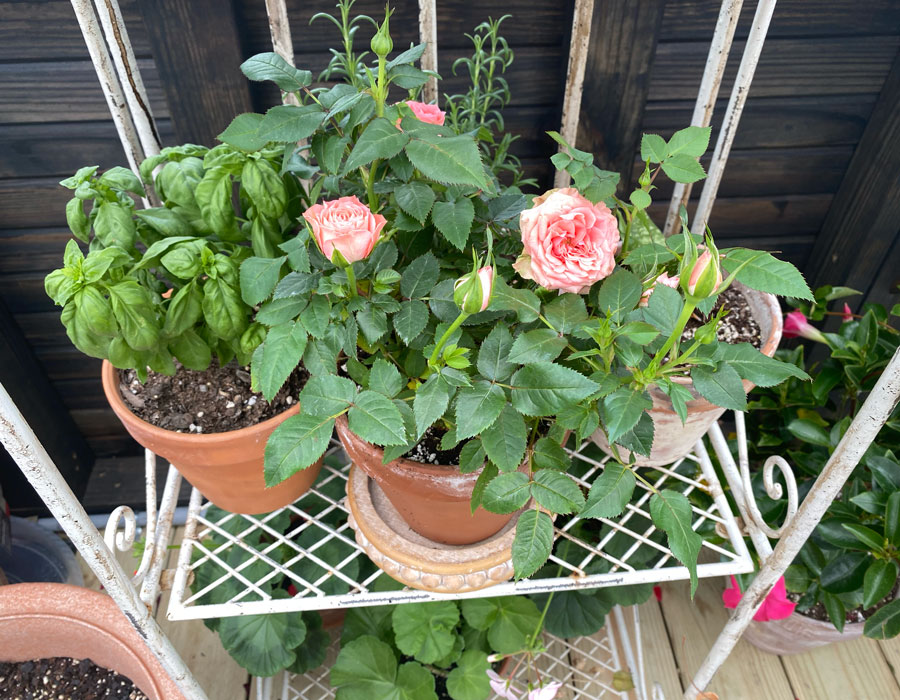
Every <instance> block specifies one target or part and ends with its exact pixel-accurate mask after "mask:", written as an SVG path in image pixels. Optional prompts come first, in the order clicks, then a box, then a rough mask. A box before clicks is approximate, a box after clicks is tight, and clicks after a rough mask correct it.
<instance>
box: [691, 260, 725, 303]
mask: <svg viewBox="0 0 900 700" xmlns="http://www.w3.org/2000/svg"><path fill="white" fill-rule="evenodd" d="M685 272H688V271H687V270H685V271H683V272H682V274H681V285H682V287H683V288H684V291H685V292H687V293H688V295H690V296H692V297H694V298H695V299H706V298H707V297H710V296H712V295H713V294H715V292H716V290H717V289H718V288H719V285H721V284H722V265H721V262H720V261H719V251H718V250H715V249H713V250H710V249H709V248H707V249H706V250H704V251H703V252H702V253H701V254H700V256H699V257H698V258H697V261H696V262H695V263H694V265H693V267H692V268H691V269H690V274H689V275H685V274H684V273H685ZM685 280H686V282H685Z"/></svg>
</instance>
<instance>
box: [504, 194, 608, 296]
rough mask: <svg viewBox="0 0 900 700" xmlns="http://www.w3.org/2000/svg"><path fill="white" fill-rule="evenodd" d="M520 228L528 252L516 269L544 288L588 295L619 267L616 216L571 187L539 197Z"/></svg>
mask: <svg viewBox="0 0 900 700" xmlns="http://www.w3.org/2000/svg"><path fill="white" fill-rule="evenodd" d="M519 225H520V227H521V229H522V245H523V246H524V250H523V251H522V255H521V256H519V259H518V260H517V261H516V264H515V265H514V266H513V267H515V269H516V271H517V272H518V273H519V274H520V275H521V276H522V277H524V278H525V279H528V280H534V281H535V282H537V283H538V284H539V285H541V286H542V287H544V288H545V289H561V290H562V291H564V292H571V293H573V294H585V293H586V292H587V291H588V289H590V287H591V285H592V284H594V282H597V281H599V280H602V279H603V278H604V277H608V276H609V275H610V274H611V273H612V271H613V269H614V268H615V266H616V259H615V255H616V249H617V248H618V246H619V225H618V222H617V221H616V217H615V216H614V215H613V213H612V212H611V211H610V210H609V208H608V207H607V206H606V205H605V204H603V203H602V202H600V203H598V204H591V202H590V201H588V200H587V199H585V198H584V197H582V196H581V195H580V194H579V193H578V191H577V190H576V189H574V188H572V187H565V188H563V189H559V190H550V191H549V192H547V193H545V194H543V195H541V196H540V197H535V198H534V203H533V204H532V206H531V209H526V210H525V211H523V212H522V213H521V214H520V215H519Z"/></svg>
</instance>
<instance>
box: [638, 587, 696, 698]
mask: <svg viewBox="0 0 900 700" xmlns="http://www.w3.org/2000/svg"><path fill="white" fill-rule="evenodd" d="M625 612H626V618H629V619H630V617H631V616H630V615H629V614H628V613H629V611H627V610H626V611H625ZM640 612H641V639H642V640H643V642H644V678H645V681H646V683H647V688H648V690H652V688H653V687H654V685H655V684H657V683H658V684H659V686H660V687H661V688H662V692H663V697H665V698H667V699H668V698H672V700H677V698H680V697H681V693H682V692H683V688H682V686H681V680H680V679H679V676H678V666H677V664H676V663H675V656H674V655H673V653H672V647H671V645H670V644H669V637H668V634H667V632H666V624H665V622H664V620H663V615H662V610H661V608H660V605H659V603H658V602H657V600H656V598H651V599H650V600H648V601H647V602H646V603H644V604H643V605H642V606H641V608H640Z"/></svg>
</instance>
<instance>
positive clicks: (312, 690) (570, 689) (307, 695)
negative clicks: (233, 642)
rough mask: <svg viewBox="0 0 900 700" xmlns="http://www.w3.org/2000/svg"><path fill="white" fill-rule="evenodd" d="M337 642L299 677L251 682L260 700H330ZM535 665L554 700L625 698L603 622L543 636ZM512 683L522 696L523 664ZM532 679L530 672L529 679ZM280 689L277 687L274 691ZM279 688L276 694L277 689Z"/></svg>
mask: <svg viewBox="0 0 900 700" xmlns="http://www.w3.org/2000/svg"><path fill="white" fill-rule="evenodd" d="M339 650H340V644H339V640H338V639H337V637H335V638H334V639H333V640H332V643H331V646H330V647H329V648H328V654H327V656H326V659H325V663H324V664H322V665H321V666H320V667H319V668H316V669H314V670H312V671H309V672H308V673H305V674H303V675H295V674H290V673H286V674H285V675H284V676H283V678H282V679H280V681H276V682H275V683H273V684H272V686H271V687H266V686H268V684H266V683H265V681H264V680H263V679H256V683H257V684H260V685H261V686H262V688H265V689H264V690H263V689H262V688H261V689H260V690H259V691H258V694H259V695H261V696H262V697H266V698H270V697H273V696H274V697H277V698H278V699H279V700H334V698H335V697H336V695H335V689H334V688H332V687H331V684H330V683H329V680H328V674H329V672H330V670H331V667H332V666H333V665H334V662H335V659H337V655H338V652H339ZM534 667H535V668H537V670H538V671H539V672H540V674H541V677H542V678H543V679H544V680H545V683H549V682H552V681H558V682H560V683H562V684H563V685H562V687H561V688H560V690H559V693H558V694H557V696H556V697H557V698H558V700H601V699H603V698H622V697H630V696H629V695H628V694H627V693H624V692H620V691H619V690H616V687H615V681H616V675H615V674H618V673H627V671H626V669H625V668H624V667H623V665H622V664H621V663H620V651H619V649H618V647H617V645H616V639H615V636H614V635H613V634H612V633H611V631H610V624H609V623H608V624H607V626H605V627H604V628H603V629H601V630H600V631H599V632H598V633H597V634H595V635H592V636H590V637H576V638H573V639H561V638H559V637H554V636H553V635H551V634H547V633H544V651H543V652H541V653H540V654H538V655H537V656H536V657H535V659H534ZM510 671H511V684H512V687H513V688H515V689H518V690H519V691H520V693H521V691H523V690H524V689H526V688H527V682H528V680H529V669H528V668H527V667H526V666H525V664H521V665H519V666H518V667H516V666H515V659H513V661H512V663H511V668H510ZM534 678H535V675H534V673H533V672H531V680H532V681H533V680H534ZM279 686H280V687H279ZM278 690H280V694H277V691H278ZM501 697H502V696H498V695H494V694H491V696H490V700H500V698H501Z"/></svg>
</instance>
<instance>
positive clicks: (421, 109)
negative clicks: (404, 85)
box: [406, 100, 446, 126]
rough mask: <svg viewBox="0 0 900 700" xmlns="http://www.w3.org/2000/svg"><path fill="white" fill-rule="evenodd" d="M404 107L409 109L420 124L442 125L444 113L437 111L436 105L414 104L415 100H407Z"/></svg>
mask: <svg viewBox="0 0 900 700" xmlns="http://www.w3.org/2000/svg"><path fill="white" fill-rule="evenodd" d="M406 106H407V107H409V108H410V109H411V110H412V112H413V114H415V115H416V117H418V119H419V121H420V122H425V123H426V124H437V125H438V126H443V125H444V117H445V116H446V113H445V112H443V111H442V110H440V109H438V106H437V105H430V104H427V103H426V102H416V101H415V100H407V101H406Z"/></svg>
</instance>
